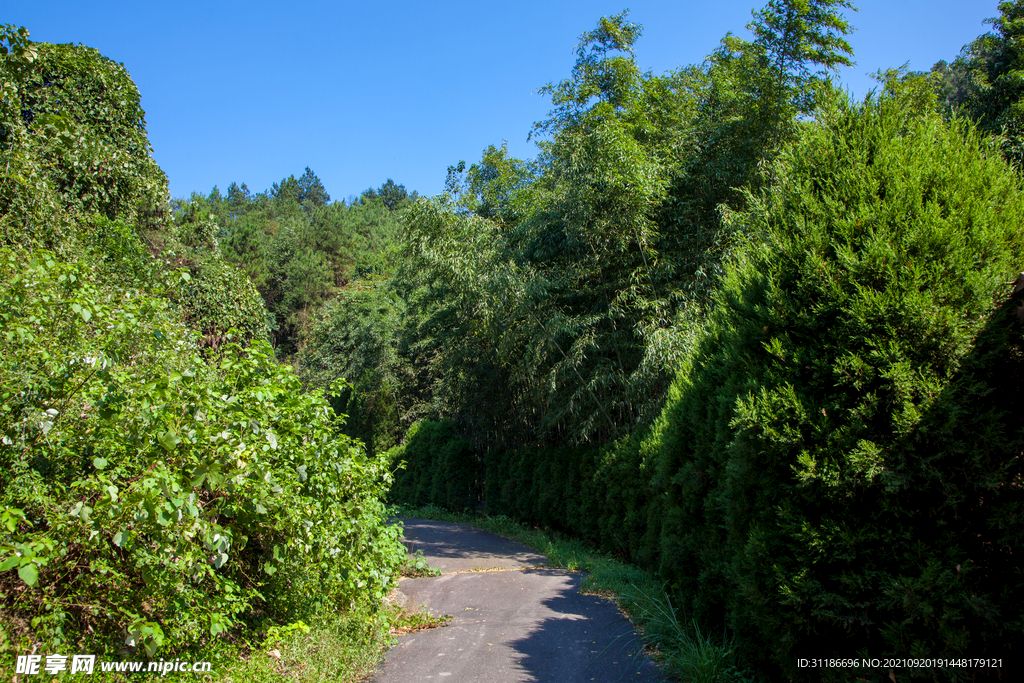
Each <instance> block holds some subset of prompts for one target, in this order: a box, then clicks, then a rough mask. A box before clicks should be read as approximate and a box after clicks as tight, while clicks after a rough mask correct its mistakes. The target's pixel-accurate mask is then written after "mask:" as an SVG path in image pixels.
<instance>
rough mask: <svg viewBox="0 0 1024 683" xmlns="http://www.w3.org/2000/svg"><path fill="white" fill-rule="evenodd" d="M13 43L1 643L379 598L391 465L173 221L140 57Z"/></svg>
mask: <svg viewBox="0 0 1024 683" xmlns="http://www.w3.org/2000/svg"><path fill="white" fill-rule="evenodd" d="M4 43H5V44H4ZM0 44H3V45H0V46H2V47H3V48H4V49H3V51H2V56H0V142H2V143H3V145H2V146H0V168H2V169H3V170H2V172H0V344H2V346H0V614H2V615H3V619H2V621H0V651H2V652H4V653H10V651H11V650H13V651H15V652H28V651H33V652H42V653H61V652H64V653H66V652H67V651H69V650H71V651H79V652H93V653H104V652H105V653H108V654H114V653H117V652H119V651H120V650H121V648H123V647H127V648H129V650H130V651H134V652H137V653H139V655H140V657H141V652H142V650H144V651H145V653H146V654H147V655H149V656H153V655H154V654H155V653H156V652H157V651H158V650H159V651H160V654H161V656H162V657H166V656H167V655H168V653H172V654H173V653H184V652H185V651H186V650H190V649H191V650H196V649H198V648H203V647H204V646H206V645H209V642H210V640H211V639H212V638H214V637H217V636H219V635H221V634H224V633H226V632H230V631H232V630H234V632H235V634H237V633H238V632H239V631H241V630H242V629H243V628H249V627H251V626H254V625H258V624H260V623H262V622H264V621H268V620H269V622H271V623H272V622H274V621H277V622H282V623H287V622H289V621H293V620H294V619H296V618H297V617H301V616H305V615H308V614H312V613H319V614H324V613H329V612H336V613H342V614H346V615H361V616H366V615H367V614H368V612H370V611H373V610H376V609H377V608H378V607H379V605H380V602H381V598H382V597H383V596H384V595H385V594H386V593H387V591H389V590H390V588H391V587H392V585H393V583H394V581H395V579H396V577H397V574H398V569H399V566H400V565H401V563H402V561H403V560H404V557H405V553H404V551H403V548H402V546H401V544H400V543H399V541H398V533H399V532H398V529H397V527H393V526H387V525H386V524H385V521H384V520H385V510H384V507H383V503H382V499H383V496H384V493H385V491H386V489H387V486H388V484H389V483H390V480H391V475H390V473H389V472H388V471H387V469H386V467H385V464H384V463H383V462H382V461H380V460H377V459H373V458H368V457H366V455H365V452H364V450H363V448H362V445H361V444H360V443H358V442H356V441H354V440H352V439H350V438H348V437H346V436H345V435H344V434H343V433H342V431H341V427H342V421H341V419H340V418H338V417H337V416H336V415H335V413H334V412H333V410H332V409H331V407H330V403H329V402H328V399H327V398H326V397H325V396H324V393H323V391H317V392H313V393H304V392H303V391H302V386H301V384H300V382H299V381H298V380H297V379H296V377H295V376H294V375H293V374H292V372H291V370H290V368H287V367H285V366H281V365H278V364H277V363H276V362H275V360H274V357H273V353H272V351H271V350H270V348H269V346H268V345H267V344H266V342H265V341H262V342H260V341H258V340H259V338H260V337H265V336H266V333H265V309H264V308H263V306H262V302H261V301H260V299H259V296H258V294H257V293H256V291H255V289H254V288H253V287H252V285H251V284H250V283H249V282H248V281H247V280H246V278H245V277H244V275H243V274H242V273H241V272H240V271H238V270H237V269H235V268H233V267H231V266H230V265H229V264H227V263H226V262H225V261H223V259H222V258H221V257H220V255H219V252H218V251H217V249H216V242H215V241H214V240H213V239H212V236H211V235H210V234H209V233H210V231H209V230H205V229H204V225H205V224H204V225H198V224H197V225H193V226H191V228H193V230H192V232H191V233H188V232H186V233H185V234H183V235H181V240H179V239H178V238H179V236H178V235H176V234H175V231H174V230H172V229H170V228H169V226H168V225H167V224H166V215H165V214H164V212H163V207H164V206H165V205H166V182H165V179H164V176H163V173H162V172H161V171H160V169H159V168H158V167H157V166H156V164H155V162H153V160H152V158H151V157H150V156H149V145H148V141H147V140H146V135H145V126H144V122H143V119H142V110H141V109H140V108H139V106H138V104H139V96H138V92H137V90H136V89H135V86H134V84H132V82H131V79H130V78H129V77H128V74H127V71H125V69H124V67H123V66H120V65H117V64H114V63H113V62H111V61H110V60H107V59H105V58H103V57H101V56H100V55H99V54H98V53H97V52H96V51H95V50H91V49H89V48H84V47H80V46H79V47H76V46H70V45H62V46H54V45H45V44H29V43H28V42H27V32H25V31H23V30H22V31H14V30H13V29H11V27H8V26H2V27H0ZM206 227H208V226H206ZM154 256H157V258H154ZM189 325H192V326H193V327H194V328H196V329H198V330H199V331H200V332H202V333H203V334H204V335H205V339H204V338H203V337H200V336H199V335H197V334H196V333H195V332H194V331H193V330H191V329H189ZM232 326H234V327H235V328H236V329H235V330H233V331H232V330H229V329H228V328H229V327H232ZM211 337H213V338H211ZM253 339H255V340H256V341H254V342H253V343H251V344H249V345H245V346H243V345H241V344H240V343H239V342H246V341H249V340H253ZM201 344H204V345H206V346H217V347H219V348H218V353H216V354H208V356H209V359H208V358H207V357H206V356H204V355H203V354H202V353H201V352H200V346H201ZM374 623H375V624H377V625H378V626H379V625H380V623H379V620H374ZM375 628H376V626H375ZM383 628H386V627H383ZM374 647H376V646H374ZM216 649H217V648H207V649H206V650H205V651H206V653H207V654H210V653H211V652H214V651H216ZM121 654H122V655H123V651H122V652H121Z"/></svg>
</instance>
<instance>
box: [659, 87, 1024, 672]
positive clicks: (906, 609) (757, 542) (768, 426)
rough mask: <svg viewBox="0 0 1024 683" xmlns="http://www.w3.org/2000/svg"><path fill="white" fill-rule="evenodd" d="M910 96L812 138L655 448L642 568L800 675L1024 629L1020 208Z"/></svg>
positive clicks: (758, 214)
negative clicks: (652, 565)
mask: <svg viewBox="0 0 1024 683" xmlns="http://www.w3.org/2000/svg"><path fill="white" fill-rule="evenodd" d="M915 96H916V91H915V89H914V87H913V86H912V85H911V86H909V87H908V86H906V85H903V86H899V89H898V90H897V91H896V93H887V94H885V95H882V96H880V97H878V98H869V99H868V101H866V102H865V103H864V104H861V105H850V104H848V103H846V102H845V100H838V101H836V102H834V103H833V104H832V105H831V106H830V107H828V108H826V109H825V110H823V111H822V112H821V113H820V114H819V117H818V121H817V122H816V124H813V125H810V124H808V125H806V126H805V130H804V132H803V134H802V135H801V136H800V138H799V140H798V141H797V143H796V144H795V145H793V146H792V147H791V148H790V149H788V151H787V152H786V153H785V154H784V156H783V158H782V159H781V161H780V162H779V163H778V164H777V166H776V167H775V172H776V174H777V184H776V186H775V187H774V188H773V189H772V190H771V191H770V192H767V193H765V194H763V195H762V196H760V197H758V198H756V199H754V201H753V205H752V206H753V209H752V210H751V211H750V212H749V213H748V214H747V216H746V217H745V221H746V222H747V224H748V229H749V235H750V239H749V243H748V244H747V245H746V246H745V248H743V249H741V250H740V252H739V253H738V254H737V255H736V257H735V259H734V260H733V262H732V263H731V264H730V267H729V270H728V274H727V276H726V278H725V281H724V284H723V287H722V289H721V290H720V292H719V294H718V296H717V299H716V310H715V311H714V313H713V315H712V317H711V320H710V323H709V325H708V327H707V330H706V334H705V335H704V336H703V338H702V339H701V340H700V342H699V344H698V345H697V346H696V348H695V349H694V351H693V353H692V355H691V356H690V358H689V360H688V363H687V365H686V366H685V367H684V368H683V370H682V371H681V372H680V374H679V377H678V379H677V383H676V386H675V387H674V390H673V395H672V397H671V399H670V401H669V404H668V406H667V408H666V410H665V412H664V415H663V417H662V419H661V421H660V423H659V424H658V426H657V428H656V429H655V430H654V432H653V433H652V434H651V436H650V440H653V441H655V442H656V443H657V446H658V448H657V458H656V459H651V460H652V462H654V463H656V470H655V471H656V474H655V478H654V485H655V490H656V491H657V492H658V493H659V497H658V499H657V500H658V502H656V503H655V504H653V505H652V506H651V510H650V515H649V526H650V530H649V532H648V536H647V537H646V538H647V540H648V542H649V543H650V544H654V543H655V542H656V543H657V545H656V546H654V547H650V546H649V547H647V548H645V549H644V553H645V554H646V555H647V556H650V557H652V558H653V557H657V559H658V566H659V568H660V572H661V574H662V575H663V576H664V577H665V578H666V579H668V580H669V581H670V582H671V583H672V584H673V585H674V587H675V588H676V591H677V593H678V594H679V595H680V596H681V597H682V598H683V599H684V604H685V605H686V606H688V607H691V608H693V609H694V610H695V612H696V613H697V614H699V615H700V616H701V617H702V618H703V619H705V620H707V621H709V622H715V621H721V620H722V619H723V616H724V620H725V622H726V623H727V624H728V626H729V627H730V628H731V629H732V630H733V631H734V632H735V633H736V634H737V636H738V638H739V640H738V643H739V647H740V651H741V653H742V655H743V656H744V657H745V658H746V660H747V661H748V662H754V663H757V664H758V665H759V666H760V667H761V668H762V669H766V670H771V669H776V668H777V669H778V670H781V671H782V672H783V673H784V674H785V675H787V676H790V677H794V678H797V679H801V680H802V679H807V680H810V678H811V677H814V678H817V677H818V676H819V675H820V674H821V672H813V674H812V673H810V672H808V671H807V670H800V669H798V668H797V666H796V661H797V658H798V657H821V656H823V653H829V654H831V655H834V656H844V657H855V656H870V657H887V656H892V657H896V656H912V657H926V656H927V657H931V656H936V657H962V656H988V655H986V654H984V653H995V652H1010V651H1011V650H1010V649H1009V647H1010V645H1011V644H1012V643H1014V642H1018V641H1019V639H1020V637H1021V631H1022V627H1024V622H1022V613H1021V607H1020V606H1021V599H1022V598H1024V577H1022V575H1021V572H1020V568H1019V564H1018V565H1017V566H1014V565H1013V563H1012V562H1011V561H1010V559H1009V558H1010V556H1012V555H1013V554H1014V553H1019V552H1020V549H1021V543H1020V542H1021V526H1020V524H1019V522H1020V512H1021V505H1022V493H1024V492H1022V490H1021V483H1020V476H1021V464H1020V463H1021V461H1020V457H1019V456H1020V451H1021V446H1022V437H1024V430H1022V426H1024V425H1022V423H1021V418H1020V411H1019V410H1017V409H1016V408H1015V407H1014V406H1013V401H1012V399H1013V397H1015V396H1016V392H1017V391H1018V389H1017V386H1018V383H1017V382H1016V380H1014V379H1011V378H1012V377H1015V376H1016V373H1018V372H1019V371H1020V370H1021V369H1022V368H1021V365H1020V360H1019V359H1020V353H1019V349H1020V342H1021V334H1020V333H1021V326H1020V322H1019V320H1018V319H1017V318H1016V316H1014V315H1012V314H1011V313H1012V311H1011V309H1012V307H1013V306H1009V307H1008V306H1001V307H1000V306H999V304H1000V302H1001V301H1004V300H1005V298H1006V296H1007V294H1008V292H1009V286H1008V284H1007V283H1009V282H1011V281H1012V280H1013V279H1014V275H1015V274H1016V273H1017V271H1019V270H1021V265H1022V261H1021V257H1022V253H1021V251H1022V245H1024V242H1022V234H1021V230H1022V225H1024V203H1022V201H1021V193H1020V187H1019V179H1018V178H1017V177H1016V176H1015V175H1014V174H1013V173H1012V172H1011V171H1010V170H1009V169H1008V168H1007V167H1006V166H1005V165H1004V164H1003V163H1002V162H1001V161H1000V160H999V158H998V151H996V150H993V149H991V148H990V147H987V146H986V144H985V143H983V141H982V139H981V137H980V136H979V135H978V134H977V133H976V132H974V131H973V130H972V129H971V128H970V127H969V126H968V125H967V124H965V123H963V122H953V123H951V124H949V125H947V124H945V123H943V121H942V120H941V119H940V118H939V117H938V116H934V115H930V114H927V115H917V114H915V113H913V112H914V109H915V107H913V106H911V104H910V102H911V99H912V98H914V97H915ZM994 309H995V312H993V311H994ZM651 530H657V533H656V534H654V533H650V531H651ZM849 673H850V672H848V671H846V672H840V671H835V672H834V675H838V676H844V675H847V674H849ZM947 673H948V675H950V676H952V677H956V676H957V675H961V674H962V675H963V676H967V677H970V676H971V675H973V674H972V672H966V671H965V672H957V671H950V672H947ZM915 674H921V675H930V674H928V672H927V671H926V670H917V671H914V670H911V675H915ZM825 675H826V676H827V675H829V674H828V673H827V672H826V674H825Z"/></svg>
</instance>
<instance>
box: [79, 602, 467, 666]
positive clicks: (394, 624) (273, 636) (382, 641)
mask: <svg viewBox="0 0 1024 683" xmlns="http://www.w3.org/2000/svg"><path fill="white" fill-rule="evenodd" d="M311 621H312V623H311V624H310V625H306V624H305V623H303V622H301V621H300V622H296V623H294V624H288V625H285V626H271V627H269V628H267V629H261V630H259V631H256V632H254V633H253V634H252V637H251V638H246V639H243V640H236V641H231V640H222V639H218V640H216V641H214V642H213V643H211V644H210V645H209V646H208V647H207V648H206V649H205V650H202V651H199V652H195V653H188V654H184V655H182V656H180V657H178V659H180V660H182V661H186V662H189V663H192V662H210V663H211V667H210V671H209V672H205V673H192V672H186V671H181V672H178V671H175V672H173V673H167V674H164V675H161V674H158V673H134V674H124V673H114V672H101V671H100V670H99V665H98V664H97V666H96V670H95V672H94V674H93V676H94V677H95V680H97V681H102V682H103V683H129V682H135V681H157V680H168V679H170V678H173V680H175V681H188V682H190V683H191V682H193V681H195V682H200V681H201V682H203V683H207V682H219V683H280V682H281V681H288V682H294V683H339V682H340V683H354V682H356V681H365V680H367V679H368V678H369V677H370V675H371V674H372V673H373V672H374V670H375V669H376V668H377V666H378V665H379V664H380V663H381V661H382V660H383V659H384V655H385V654H386V653H387V651H388V650H389V649H391V647H392V646H393V645H394V644H395V642H396V640H395V636H397V635H403V634H406V633H412V632H413V631H421V630H424V629H427V628H436V627H438V626H444V625H446V624H447V623H448V622H449V621H451V617H450V616H445V617H433V616H431V615H429V614H427V613H426V612H422V611H421V612H409V611H406V610H404V609H403V608H401V607H400V606H398V605H391V604H388V605H385V606H384V607H382V608H380V609H378V610H377V611H376V613H373V614H367V613H365V612H351V613H346V614H326V613H325V614H320V615H318V616H317V618H316V620H315V621H313V620H311ZM124 659H133V657H132V656H130V655H129V656H126V657H125V658H124ZM136 661H138V660H136Z"/></svg>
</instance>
